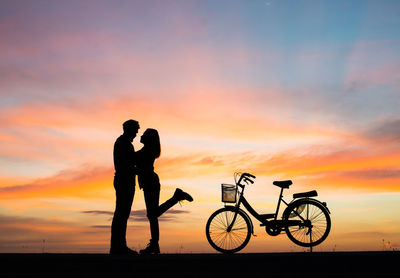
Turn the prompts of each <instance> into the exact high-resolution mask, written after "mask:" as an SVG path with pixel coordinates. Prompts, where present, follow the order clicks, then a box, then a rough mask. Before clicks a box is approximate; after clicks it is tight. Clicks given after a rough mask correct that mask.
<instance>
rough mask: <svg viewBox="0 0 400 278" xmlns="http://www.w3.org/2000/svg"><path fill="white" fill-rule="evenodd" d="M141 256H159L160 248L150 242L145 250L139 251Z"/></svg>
mask: <svg viewBox="0 0 400 278" xmlns="http://www.w3.org/2000/svg"><path fill="white" fill-rule="evenodd" d="M140 254H141V255H150V254H160V246H159V245H158V243H152V242H151V241H150V243H149V244H147V247H146V248H145V249H142V250H140Z"/></svg>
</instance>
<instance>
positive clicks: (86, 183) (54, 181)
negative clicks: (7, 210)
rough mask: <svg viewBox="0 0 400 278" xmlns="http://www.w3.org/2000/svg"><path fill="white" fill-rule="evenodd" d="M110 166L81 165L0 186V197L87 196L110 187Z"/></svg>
mask: <svg viewBox="0 0 400 278" xmlns="http://www.w3.org/2000/svg"><path fill="white" fill-rule="evenodd" d="M112 176H113V171H112V169H111V168H110V167H98V166H91V165H82V166H81V167H79V168H75V169H68V170H63V171H60V172H59V173H57V174H55V175H53V176H50V177H46V178H41V179H36V180H34V181H33V182H31V183H27V184H20V185H18V184H16V185H8V186H4V187H0V199H19V198H44V197H69V196H73V197H89V196H92V194H93V193H90V192H95V191H101V190H104V189H106V188H112Z"/></svg>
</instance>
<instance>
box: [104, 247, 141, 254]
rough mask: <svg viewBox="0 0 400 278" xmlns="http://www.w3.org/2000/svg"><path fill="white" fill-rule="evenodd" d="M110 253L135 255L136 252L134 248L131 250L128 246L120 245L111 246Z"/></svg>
mask: <svg viewBox="0 0 400 278" xmlns="http://www.w3.org/2000/svg"><path fill="white" fill-rule="evenodd" d="M110 254H111V255H137V254H138V252H136V251H135V250H132V249H130V248H128V247H122V248H111V249H110Z"/></svg>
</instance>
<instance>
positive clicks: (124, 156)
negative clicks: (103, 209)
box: [110, 120, 139, 254]
mask: <svg viewBox="0 0 400 278" xmlns="http://www.w3.org/2000/svg"><path fill="white" fill-rule="evenodd" d="M122 127H123V130H124V133H123V134H122V135H121V136H119V137H118V138H117V140H116V141H115V143H114V154H113V155H114V168H115V176H114V188H115V195H116V202H115V212H114V217H113V220H112V224H111V248H110V254H137V252H136V251H134V250H131V249H129V248H128V246H127V245H126V226H127V222H128V218H129V215H130V213H131V207H132V202H133V197H134V195H135V178H136V167H135V164H136V163H135V149H134V147H133V145H132V141H133V139H134V138H135V137H136V134H137V133H138V130H139V123H138V122H137V121H134V120H128V121H126V122H124V123H123V125H122Z"/></svg>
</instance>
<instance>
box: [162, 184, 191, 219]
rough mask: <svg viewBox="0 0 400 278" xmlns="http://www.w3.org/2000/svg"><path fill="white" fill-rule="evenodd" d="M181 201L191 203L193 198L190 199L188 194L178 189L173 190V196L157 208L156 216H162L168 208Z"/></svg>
mask: <svg viewBox="0 0 400 278" xmlns="http://www.w3.org/2000/svg"><path fill="white" fill-rule="evenodd" d="M183 200H187V201H189V202H192V201H193V198H192V196H190V195H189V194H188V193H186V192H184V191H182V190H181V189H179V188H177V189H175V193H174V195H173V196H172V197H171V198H169V199H168V200H167V201H165V202H164V203H162V204H161V205H160V206H159V208H158V216H160V215H162V214H163V213H164V212H166V211H167V210H169V209H170V208H172V207H173V206H175V205H176V203H178V202H179V201H183Z"/></svg>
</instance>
